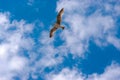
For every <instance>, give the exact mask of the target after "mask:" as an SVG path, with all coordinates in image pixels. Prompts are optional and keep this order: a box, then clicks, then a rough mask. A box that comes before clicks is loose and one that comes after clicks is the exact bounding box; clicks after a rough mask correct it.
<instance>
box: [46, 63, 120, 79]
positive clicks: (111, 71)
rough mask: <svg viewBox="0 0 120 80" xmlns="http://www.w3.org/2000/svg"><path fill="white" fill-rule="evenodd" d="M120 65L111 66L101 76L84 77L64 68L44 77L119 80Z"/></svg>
mask: <svg viewBox="0 0 120 80" xmlns="http://www.w3.org/2000/svg"><path fill="white" fill-rule="evenodd" d="M119 70H120V65H118V64H115V63H113V64H111V65H110V66H108V67H107V68H106V69H105V71H104V72H103V73H102V74H97V73H93V74H91V75H85V74H83V73H82V72H81V71H78V70H77V69H73V70H71V69H68V68H64V69H63V70H62V71H61V72H59V73H54V72H51V73H50V74H48V75H47V76H46V79H47V80H68V79H69V80H119V79H120V72H119Z"/></svg>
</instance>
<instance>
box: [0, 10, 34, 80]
mask: <svg viewBox="0 0 120 80" xmlns="http://www.w3.org/2000/svg"><path fill="white" fill-rule="evenodd" d="M0 17H1V20H0V64H1V65H0V80H13V78H14V77H15V76H19V77H20V78H21V79H22V78H23V77H21V76H24V73H25V72H26V70H24V68H25V67H26V66H27V65H28V59H27V58H26V57H24V55H23V53H24V52H23V49H25V50H30V49H31V48H32V45H33V41H32V39H31V38H29V37H26V36H25V34H27V33H31V32H32V29H33V25H32V24H28V23H26V22H25V21H24V20H21V21H17V20H13V21H11V20H10V13H9V12H5V13H0ZM23 70H24V71H23ZM18 74H19V75H18Z"/></svg>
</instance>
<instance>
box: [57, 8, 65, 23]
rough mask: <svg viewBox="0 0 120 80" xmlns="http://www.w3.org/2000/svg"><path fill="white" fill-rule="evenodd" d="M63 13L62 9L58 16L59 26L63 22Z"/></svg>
mask: <svg viewBox="0 0 120 80" xmlns="http://www.w3.org/2000/svg"><path fill="white" fill-rule="evenodd" d="M63 12H64V8H62V9H61V10H60V11H59V13H58V15H57V22H56V23H57V24H59V25H60V23H61V21H62V18H61V17H62V14H63Z"/></svg>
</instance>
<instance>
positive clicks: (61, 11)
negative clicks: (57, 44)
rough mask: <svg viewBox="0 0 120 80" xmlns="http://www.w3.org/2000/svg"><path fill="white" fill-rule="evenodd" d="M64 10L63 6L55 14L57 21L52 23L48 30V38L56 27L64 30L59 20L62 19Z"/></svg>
mask: <svg viewBox="0 0 120 80" xmlns="http://www.w3.org/2000/svg"><path fill="white" fill-rule="evenodd" d="M63 12H64V8H62V9H61V10H60V11H59V13H58V15H57V21H56V23H55V24H54V26H53V28H52V29H51V30H50V38H51V37H52V36H53V34H54V32H55V31H56V30H57V29H58V28H62V30H64V28H65V27H64V26H61V21H62V14H63Z"/></svg>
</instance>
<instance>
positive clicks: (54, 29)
mask: <svg viewBox="0 0 120 80" xmlns="http://www.w3.org/2000/svg"><path fill="white" fill-rule="evenodd" d="M56 29H57V28H56V27H53V28H52V29H51V30H50V38H51V37H52V36H53V34H54V32H55V31H56Z"/></svg>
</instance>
